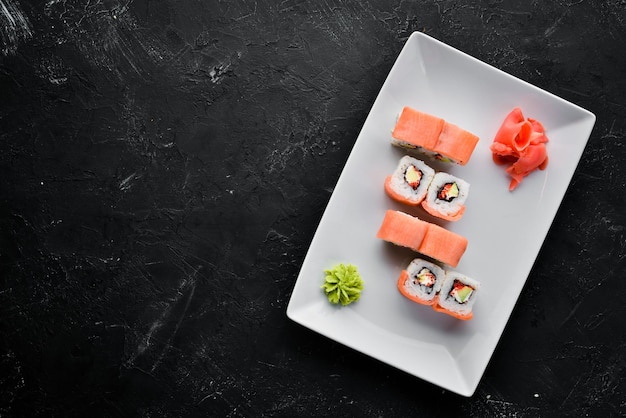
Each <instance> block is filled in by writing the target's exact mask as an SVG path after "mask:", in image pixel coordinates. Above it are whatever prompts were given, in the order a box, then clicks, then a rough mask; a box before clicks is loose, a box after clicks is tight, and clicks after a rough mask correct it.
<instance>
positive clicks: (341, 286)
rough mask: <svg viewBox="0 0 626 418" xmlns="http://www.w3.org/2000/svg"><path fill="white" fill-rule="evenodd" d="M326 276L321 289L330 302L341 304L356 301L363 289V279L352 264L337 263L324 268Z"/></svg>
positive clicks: (344, 304)
mask: <svg viewBox="0 0 626 418" xmlns="http://www.w3.org/2000/svg"><path fill="white" fill-rule="evenodd" d="M324 273H326V278H325V279H324V285H322V289H324V292H325V293H326V296H327V297H328V301H329V302H330V303H334V304H338V303H341V305H342V306H346V305H349V304H351V303H352V302H356V301H357V300H359V298H360V297H361V291H362V290H363V280H361V276H360V275H359V272H358V271H357V269H356V266H354V265H352V264H347V265H345V264H343V263H342V264H338V265H336V266H334V267H333V268H332V269H330V270H324Z"/></svg>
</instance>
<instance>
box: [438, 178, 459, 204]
mask: <svg viewBox="0 0 626 418" xmlns="http://www.w3.org/2000/svg"><path fill="white" fill-rule="evenodd" d="M457 197H459V185H458V184H456V182H452V183H446V184H444V185H443V187H442V188H440V189H439V191H438V192H437V199H439V200H445V201H446V202H452V200H454V199H455V198H457Z"/></svg>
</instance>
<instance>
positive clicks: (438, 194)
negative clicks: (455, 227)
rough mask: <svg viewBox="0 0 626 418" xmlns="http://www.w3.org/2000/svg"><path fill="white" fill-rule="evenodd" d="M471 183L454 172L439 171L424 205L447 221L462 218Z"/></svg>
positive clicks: (426, 209) (431, 184) (426, 208)
mask: <svg viewBox="0 0 626 418" xmlns="http://www.w3.org/2000/svg"><path fill="white" fill-rule="evenodd" d="M469 189H470V185H469V183H468V182H466V181H465V180H462V179H460V178H458V177H456V176H453V175H452V174H448V173H443V172H439V173H437V174H435V176H434V178H433V180H432V182H431V183H430V186H429V187H428V193H427V195H426V199H424V201H422V207H423V208H424V210H425V211H426V212H428V213H430V214H431V215H433V216H436V217H438V218H441V219H445V220H447V221H457V220H459V219H461V217H462V216H463V213H464V212H465V200H466V199H467V196H468V194H469Z"/></svg>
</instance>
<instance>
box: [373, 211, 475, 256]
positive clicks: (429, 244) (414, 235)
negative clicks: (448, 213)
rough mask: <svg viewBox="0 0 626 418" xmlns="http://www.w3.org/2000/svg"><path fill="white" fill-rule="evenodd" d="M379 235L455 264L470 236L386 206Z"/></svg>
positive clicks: (381, 237) (394, 242) (465, 247)
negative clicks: (387, 208)
mask: <svg viewBox="0 0 626 418" xmlns="http://www.w3.org/2000/svg"><path fill="white" fill-rule="evenodd" d="M376 236H377V237H378V238H380V239H382V240H384V241H387V242H391V243H392V244H396V245H399V246H402V247H407V248H410V249H412V250H413V251H416V252H418V253H420V254H424V255H425V256H428V257H431V258H434V259H435V260H437V261H440V262H442V263H445V264H448V265H450V266H452V267H456V266H457V264H458V263H459V260H460V259H461V257H462V256H463V253H465V250H466V249H467V238H465V237H463V236H461V235H459V234H455V233H454V232H452V231H448V230H447V229H445V228H442V227H440V226H439V225H435V224H431V223H430V222H426V221H422V220H421V219H419V218H417V217H414V216H411V215H409V214H406V213H404V212H400V211H394V210H387V212H386V213H385V217H384V219H383V222H382V224H381V226H380V228H379V229H378V233H377V234H376Z"/></svg>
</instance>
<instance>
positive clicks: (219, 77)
mask: <svg viewBox="0 0 626 418" xmlns="http://www.w3.org/2000/svg"><path fill="white" fill-rule="evenodd" d="M413 31H422V32H425V33H427V34H429V35H431V36H433V37H435V38H437V39H439V40H441V41H443V42H445V43H447V44H449V45H451V46H453V47H455V48H458V49H460V50H462V51H464V52H466V53H468V54H470V55H473V56H475V57H477V58H479V59H481V60H483V61H485V62H487V63H489V64H491V65H493V66H495V67H497V68H500V69H502V70H504V71H506V72H509V73H510V74H512V75H514V76H517V77H519V78H521V79H523V80H526V81H528V82H530V83H532V84H535V85H537V86H538V87H540V88H543V89H545V90H547V91H550V92H552V93H554V94H556V95H558V96H561V97H563V98H565V99H566V100H569V101H572V102H574V103H576V104H578V105H580V106H582V107H584V108H586V109H588V110H590V111H592V112H594V113H595V114H596V116H597V118H598V119H597V123H596V126H595V128H594V131H593V133H592V136H591V138H590V140H589V143H588V145H587V148H586V150H585V152H584V154H583V156H582V160H581V162H580V164H579V167H578V170H577V172H576V174H575V175H574V178H573V181H572V183H571V186H570V188H569V189H568V192H567V194H566V196H565V199H564V201H563V203H562V205H561V208H560V210H559V213H558V215H557V217H556V219H555V221H554V223H553V225H552V228H551V230H550V232H549V234H548V237H547V239H546V241H545V243H544V245H543V248H542V251H541V253H540V255H539V257H538V259H537V261H536V263H535V265H534V268H533V270H532V273H531V275H530V277H529V278H528V281H527V284H526V287H525V289H524V292H523V293H522V295H521V297H520V300H519V303H518V305H517V307H516V308H515V310H514V312H513V315H512V317H511V319H510V321H509V324H508V326H507V328H506V330H505V332H504V334H503V336H502V339H501V341H500V343H499V345H498V347H497V349H496V351H495V353H494V356H493V358H492V361H491V363H490V365H489V367H488V368H487V370H486V372H485V375H484V377H483V379H482V381H481V383H480V385H479V387H478V389H477V391H476V393H475V395H474V396H473V397H472V398H463V397H460V396H457V395H455V394H452V393H449V392H446V391H444V390H442V389H440V388H438V387H435V386H433V385H431V384H429V383H426V382H424V381H422V380H419V379H417V378H414V377H411V376H409V375H406V374H404V373H402V372H399V371H397V370H395V369H393V368H391V367H389V366H386V365H384V364H382V363H380V362H378V361H376V360H373V359H370V358H368V357H365V356H363V355H361V354H359V353H357V352H355V351H352V350H350V349H348V348H346V347H344V346H341V345H339V344H336V343H334V342H332V341H329V340H327V339H325V338H324V337H321V336H319V335H317V334H315V333H313V332H311V331H309V330H307V329H304V328H302V327H300V326H298V325H296V324H294V323H292V322H291V321H289V320H288V319H287V317H286V314H285V311H286V307H287V303H288V300H289V297H290V294H291V291H292V289H293V285H294V282H295V278H296V276H297V273H298V271H299V267H300V265H301V263H302V261H303V259H304V256H305V254H306V250H307V248H308V245H309V243H310V240H311V239H312V236H313V233H314V231H315V228H316V226H317V223H318V221H319V219H320V217H321V215H322V212H323V210H324V208H325V205H326V203H327V201H328V199H329V197H330V194H331V193H332V190H333V187H334V184H335V182H336V181H337V178H338V177H339V174H340V172H341V169H342V167H343V165H344V163H345V161H346V159H347V157H348V154H349V152H350V150H351V147H352V145H353V144H354V141H355V140H356V137H357V135H358V132H359V130H360V128H361V125H362V123H363V122H364V120H365V118H366V116H367V113H368V111H369V108H370V106H371V105H372V103H373V101H374V99H375V97H376V94H377V93H378V90H379V89H380V87H381V86H382V83H383V81H384V79H385V77H386V75H387V73H388V71H389V70H390V68H391V66H392V64H393V62H394V60H395V58H396V56H397V54H398V52H399V51H400V49H401V48H402V46H403V44H404V42H405V41H406V39H407V38H408V36H409V35H410V34H411V33H412V32H413ZM625 46H626V3H625V2H624V1H623V0H608V1H604V0H591V1H565V0H557V1H549V2H548V1H546V2H544V1H515V0H500V1H496V0H493V1H484V0H483V1H478V2H473V4H472V5H464V4H462V2H458V1H451V0H450V1H448V0H427V1H386V0H378V1H368V2H359V1H338V0H327V1H323V0H313V1H299V0H285V1H277V2H270V1H259V0H257V1H251V0H238V1H237V0H236V1H218V0H207V1H200V0H196V1H189V0H183V1H174V0H161V1H150V0H135V1H132V0H128V1H123V0H75V1H71V0H47V1H41V2H29V1H26V0H0V97H1V107H0V198H1V201H0V269H1V270H0V275H1V276H0V416H2V417H5V416H6V417H13V416H18V417H21V416H41V417H43V416H45V417H48V416H55V417H57V416H58V417H69V416H107V417H115V416H139V417H179V416H229V417H239V416H246V417H248V416H285V417H291V416H331V415H337V416H369V417H377V416H385V417H387V416H391V417H405V416H444V415H450V414H453V415H457V416H477V417H484V416H503V417H504V416H516V417H524V416H554V415H558V416H563V415H566V416H584V415H585V414H589V415H590V416H603V417H606V416H618V415H622V416H623V415H626V378H625V375H626V335H625V334H626V331H625V327H624V324H625V322H624V316H625V314H626V296H625V295H626V282H625V281H624V278H625V277H624V276H625V275H626V274H625V273H626V261H625V253H626V250H625V246H626V240H625V237H624V234H625V231H624V226H625V225H626V218H625V212H626V211H625V210H624V207H625V206H626V202H625V198H624V192H625V184H624V183H625V181H626V173H625V172H624V171H625V168H624V161H625V159H626V151H625V150H624V132H625V130H626V123H625V121H624V116H625V114H626V112H625V110H626V106H625V103H626V100H625V97H626V54H624V50H625V48H624V47H625Z"/></svg>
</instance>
